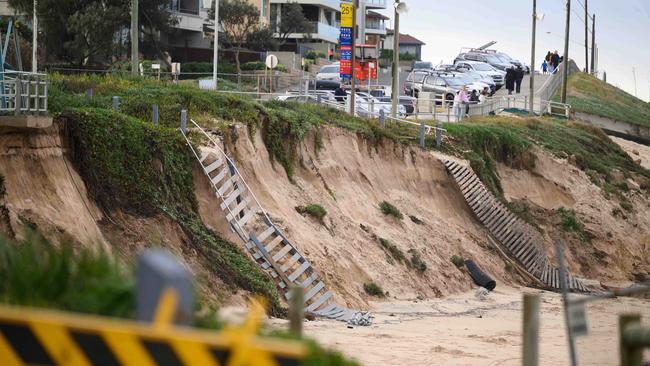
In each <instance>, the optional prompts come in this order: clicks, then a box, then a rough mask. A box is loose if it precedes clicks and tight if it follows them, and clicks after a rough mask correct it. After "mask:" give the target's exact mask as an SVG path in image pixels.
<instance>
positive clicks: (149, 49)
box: [9, 0, 177, 66]
mask: <svg viewBox="0 0 650 366" xmlns="http://www.w3.org/2000/svg"><path fill="white" fill-rule="evenodd" d="M139 1H140V4H139V14H138V18H139V24H140V32H139V34H140V38H141V39H140V44H141V47H140V48H141V50H142V52H143V53H144V54H145V56H152V55H156V56H160V55H162V53H163V50H162V49H161V47H160V42H159V40H158V35H159V34H160V32H168V31H169V29H170V27H171V26H172V25H173V24H174V23H175V22H176V21H177V20H176V19H175V17H174V16H173V15H172V13H170V12H169V11H168V10H167V9H166V6H167V5H168V0H139ZM9 5H10V6H11V7H12V8H14V9H16V11H17V12H19V13H22V14H26V15H28V16H31V15H32V12H33V0H9ZM36 12H37V14H38V16H39V17H40V19H39V27H40V28H41V29H42V31H43V34H44V38H45V39H44V43H45V45H46V48H47V50H48V53H49V55H48V56H49V57H50V58H54V59H57V60H65V61H67V62H69V63H70V64H72V65H76V66H83V65H87V64H91V63H96V64H104V63H108V62H111V61H112V60H111V59H112V56H119V55H120V54H121V52H122V50H123V49H124V50H125V51H126V50H128V47H124V48H120V47H119V46H120V44H121V43H122V42H123V41H125V40H126V39H125V38H124V35H125V34H128V30H129V27H130V23H131V15H130V13H131V0H39V1H38V8H37V9H36ZM128 42H130V40H129V41H128ZM126 54H128V51H126Z"/></svg>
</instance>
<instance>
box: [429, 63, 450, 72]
mask: <svg viewBox="0 0 650 366" xmlns="http://www.w3.org/2000/svg"><path fill="white" fill-rule="evenodd" d="M433 70H434V71H448V72H452V71H455V70H456V66H454V65H451V64H440V65H438V66H436V67H434V68H433Z"/></svg>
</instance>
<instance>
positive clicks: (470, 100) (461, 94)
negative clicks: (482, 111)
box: [454, 85, 490, 121]
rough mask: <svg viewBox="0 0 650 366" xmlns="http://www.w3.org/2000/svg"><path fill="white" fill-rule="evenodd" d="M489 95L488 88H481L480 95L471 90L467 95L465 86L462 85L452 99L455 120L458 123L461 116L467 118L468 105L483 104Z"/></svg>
mask: <svg viewBox="0 0 650 366" xmlns="http://www.w3.org/2000/svg"><path fill="white" fill-rule="evenodd" d="M489 95H490V91H489V89H488V88H483V90H482V91H481V93H478V92H477V91H476V90H472V92H471V93H470V94H469V95H468V94H467V86H466V85H463V87H462V88H460V90H459V91H458V92H457V93H456V96H455V97H454V115H455V116H456V120H457V121H460V120H461V118H462V116H463V115H465V117H469V105H470V104H482V103H485V101H486V100H487V98H488V96H489ZM463 107H464V108H463Z"/></svg>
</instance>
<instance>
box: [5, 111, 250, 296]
mask: <svg viewBox="0 0 650 366" xmlns="http://www.w3.org/2000/svg"><path fill="white" fill-rule="evenodd" d="M0 174H2V175H3V176H4V178H5V184H4V185H5V188H6V195H5V197H4V200H3V201H4V202H0V205H2V204H3V205H4V206H5V207H6V209H7V210H6V213H7V214H5V210H2V212H1V213H2V215H0V220H1V221H3V222H2V223H0V224H1V225H0V230H2V234H4V235H8V236H9V237H10V238H16V239H20V238H22V237H23V235H24V231H23V227H25V226H27V227H30V228H32V229H33V230H35V231H37V232H39V233H40V234H42V235H43V236H45V237H46V238H47V239H48V240H50V241H52V242H54V243H60V242H62V241H66V242H72V243H74V244H75V245H95V246H97V247H102V248H104V249H107V250H108V251H111V252H113V253H117V254H118V255H119V256H120V257H122V258H123V259H125V260H126V261H127V262H131V263H133V262H134V261H135V258H136V257H137V254H138V253H140V252H141V251H142V250H143V249H145V248H148V247H161V248H166V249H168V250H170V251H171V252H173V253H174V254H176V255H177V256H179V257H181V258H183V260H184V261H185V262H186V263H187V266H188V268H189V269H190V270H191V271H192V272H193V273H194V274H195V275H196V276H197V277H198V278H199V280H200V281H201V282H202V283H203V284H204V286H202V287H201V289H202V290H203V292H204V295H205V297H206V298H208V299H213V300H216V301H217V302H219V303H224V302H225V303H235V304H243V303H244V301H243V299H242V297H241V296H239V295H236V294H235V293H233V291H234V290H233V288H232V287H231V286H228V285H226V284H224V283H223V281H221V280H220V279H219V278H217V277H215V276H214V275H212V274H211V273H210V270H209V266H210V263H207V260H206V258H204V257H202V256H201V255H199V254H198V253H197V250H196V248H194V246H193V244H192V242H191V240H189V239H188V237H187V235H186V234H185V233H184V232H183V230H182V229H181V228H180V227H179V225H178V224H177V223H175V222H174V221H173V220H172V219H170V218H169V217H167V216H165V215H157V216H154V217H142V216H136V215H133V214H129V213H124V212H118V211H112V212H109V213H106V212H103V211H102V210H101V209H100V208H98V206H97V205H96V203H95V202H94V200H93V199H92V198H91V196H90V195H89V192H88V189H87V187H86V184H85V183H84V181H83V179H82V178H81V177H80V176H79V174H78V172H77V170H76V169H75V166H74V164H73V162H72V161H71V160H70V158H69V153H68V146H67V142H66V136H65V129H64V123H63V122H62V121H61V120H57V121H55V123H54V124H53V125H52V127H50V128H47V129H41V130H25V129H20V130H19V129H11V128H0Z"/></svg>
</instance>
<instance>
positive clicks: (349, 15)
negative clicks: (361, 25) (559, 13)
mask: <svg viewBox="0 0 650 366" xmlns="http://www.w3.org/2000/svg"><path fill="white" fill-rule="evenodd" d="M353 18H354V5H352V4H350V3H344V2H342V3H341V27H352V23H353Z"/></svg>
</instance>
